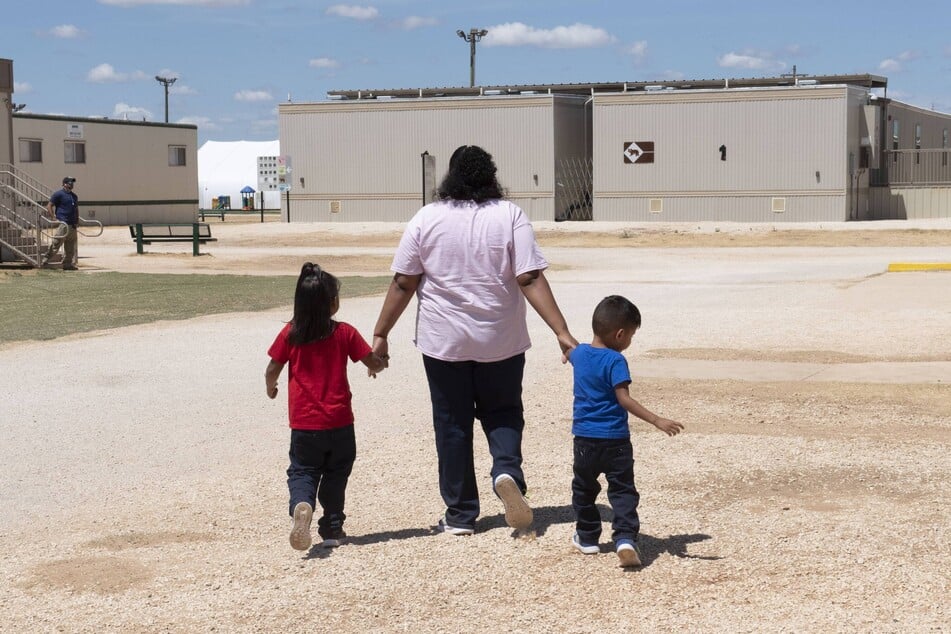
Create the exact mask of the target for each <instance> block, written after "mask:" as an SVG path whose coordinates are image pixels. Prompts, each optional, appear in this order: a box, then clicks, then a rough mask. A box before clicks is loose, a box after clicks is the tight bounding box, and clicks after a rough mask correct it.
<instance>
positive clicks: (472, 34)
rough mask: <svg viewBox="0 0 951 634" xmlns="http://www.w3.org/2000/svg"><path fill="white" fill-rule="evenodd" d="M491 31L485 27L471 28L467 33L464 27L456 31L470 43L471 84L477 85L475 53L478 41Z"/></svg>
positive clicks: (471, 85)
mask: <svg viewBox="0 0 951 634" xmlns="http://www.w3.org/2000/svg"><path fill="white" fill-rule="evenodd" d="M488 34H489V32H488V31H487V30H485V29H476V28H472V29H469V33H466V32H465V31H463V30H462V29H460V30H458V31H456V35H458V36H459V37H461V38H462V39H464V40H465V41H466V42H468V43H469V86H470V87H473V86H475V53H476V42H478V41H479V40H481V39H482V38H483V37H485V36H486V35H488Z"/></svg>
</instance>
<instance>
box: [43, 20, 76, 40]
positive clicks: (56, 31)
mask: <svg viewBox="0 0 951 634" xmlns="http://www.w3.org/2000/svg"><path fill="white" fill-rule="evenodd" d="M49 34H50V35H52V36H53V37H58V38H61V39H64V40H69V39H72V38H75V37H79V36H80V35H81V34H82V31H80V30H79V27H77V26H73V25H72V24H60V25H59V26H54V27H53V28H52V29H50V30H49Z"/></svg>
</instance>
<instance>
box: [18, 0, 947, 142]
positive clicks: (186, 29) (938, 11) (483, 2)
mask: <svg viewBox="0 0 951 634" xmlns="http://www.w3.org/2000/svg"><path fill="white" fill-rule="evenodd" d="M0 17H2V20H0V57H6V58H9V59H13V61H14V82H15V83H14V85H15V93H14V101H15V102H16V103H22V104H26V108H25V110H24V112H31V113H37V114H59V115H68V116H81V117H90V116H92V117H95V116H106V117H110V118H128V119H139V120H141V119H143V118H145V119H147V120H149V121H164V118H165V102H164V88H163V87H162V85H161V84H160V83H159V82H157V81H156V80H155V76H156V75H161V76H164V77H175V78H177V79H176V82H175V83H174V84H172V86H171V89H170V96H169V120H170V121H172V122H181V123H194V124H197V125H198V128H199V129H198V136H199V143H203V142H204V141H207V140H214V141H236V140H250V141H261V140H273V139H277V137H278V129H277V107H276V106H277V104H278V103H280V102H283V101H286V100H287V99H288V97H290V98H291V99H292V100H293V101H297V102H300V101H322V100H324V99H326V93H327V91H329V90H348V89H364V88H366V89H380V88H418V87H437V86H467V85H468V84H469V45H468V44H467V43H466V42H464V41H463V40H462V39H461V38H459V37H458V36H457V35H456V31H457V30H459V29H461V30H463V31H469V29H471V28H474V27H477V28H484V29H487V30H488V31H489V34H488V35H487V36H486V37H485V38H484V39H483V40H482V41H481V42H480V43H479V44H478V48H477V59H476V83H477V84H481V85H490V84H536V83H583V82H606V81H621V82H623V81H655V80H656V81H662V80H664V79H712V78H722V77H765V76H775V75H777V74H782V73H790V72H792V67H793V65H796V67H797V72H799V73H800V74H846V73H872V74H878V75H884V76H886V77H888V80H889V88H888V96H889V97H893V98H895V99H899V100H901V101H905V102H908V103H911V104H914V105H917V106H921V107H924V108H929V109H931V108H934V109H937V110H939V111H942V112H951V72H949V71H951V28H949V27H951V2H949V1H948V0H929V1H927V2H925V1H920V0H906V1H905V2H902V3H894V2H884V1H880V0H868V1H866V2H855V1H852V0H825V1H824V2H816V1H813V0H800V1H799V2H788V1H787V2H781V3H780V2H771V1H769V0H761V1H760V2H749V1H741V0H718V1H716V2H714V1H702V0H668V1H667V2H638V1H636V0H572V1H567V0H566V1H562V0H518V1H516V0H470V1H469V2H455V1H451V0H443V1H438V0H372V1H366V2H364V1H360V2H354V3H340V2H318V1H303V0H69V1H66V0H32V1H31V2H25V1H24V2H20V1H17V2H9V3H7V2H5V3H4V4H3V7H2V8H0Z"/></svg>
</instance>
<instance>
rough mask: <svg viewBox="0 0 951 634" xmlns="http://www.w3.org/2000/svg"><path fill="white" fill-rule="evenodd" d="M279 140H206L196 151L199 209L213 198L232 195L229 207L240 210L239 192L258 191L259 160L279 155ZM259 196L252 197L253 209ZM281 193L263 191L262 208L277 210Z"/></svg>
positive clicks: (208, 203) (258, 203)
mask: <svg viewBox="0 0 951 634" xmlns="http://www.w3.org/2000/svg"><path fill="white" fill-rule="evenodd" d="M280 153H281V147H280V142H279V141H205V143H204V144H203V145H202V146H201V147H200V148H198V194H199V197H200V203H201V208H202V209H211V207H212V204H211V201H212V198H218V197H219V196H231V208H232V209H241V189H242V188H243V187H246V186H250V187H251V188H252V189H254V190H255V191H257V189H258V157H259V156H279V155H280ZM260 201H261V195H260V194H255V206H258V205H260ZM280 206H281V192H277V191H273V192H272V191H268V192H264V208H265V209H279V208H280Z"/></svg>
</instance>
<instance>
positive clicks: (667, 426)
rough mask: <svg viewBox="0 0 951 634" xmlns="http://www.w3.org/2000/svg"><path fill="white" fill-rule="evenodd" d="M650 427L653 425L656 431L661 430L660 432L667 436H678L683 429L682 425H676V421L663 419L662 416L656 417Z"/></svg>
mask: <svg viewBox="0 0 951 634" xmlns="http://www.w3.org/2000/svg"><path fill="white" fill-rule="evenodd" d="M651 425H653V426H654V427H656V428H657V429H659V430H661V431H662V432H664V433H665V434H667V435H668V436H676V435H677V434H679V433H680V432H682V431H683V429H684V426H683V425H682V424H680V423H678V422H677V421H675V420H670V419H669V418H663V417H662V416H658V417H657V418H656V419H655V420H654V421H653V422H652V423H651Z"/></svg>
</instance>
